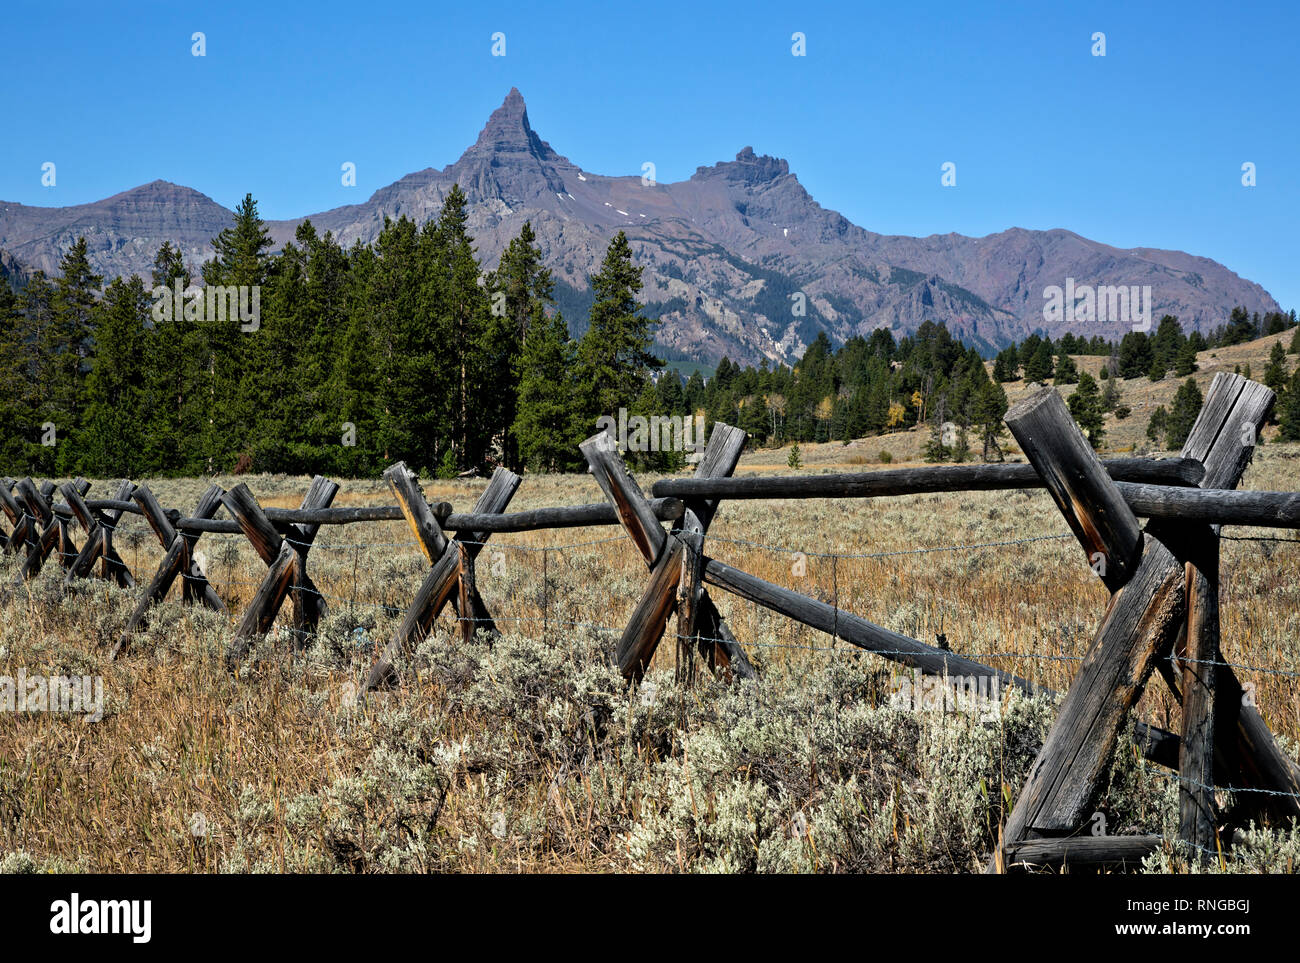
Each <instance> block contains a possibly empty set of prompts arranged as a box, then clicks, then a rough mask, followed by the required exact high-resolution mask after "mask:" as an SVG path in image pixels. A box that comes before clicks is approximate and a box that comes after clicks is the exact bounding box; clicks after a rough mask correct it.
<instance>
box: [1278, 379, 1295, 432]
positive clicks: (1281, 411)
mask: <svg viewBox="0 0 1300 963" xmlns="http://www.w3.org/2000/svg"><path fill="white" fill-rule="evenodd" d="M1277 420H1278V424H1279V425H1281V427H1282V432H1281V434H1280V435H1278V437H1279V438H1280V439H1281V440H1282V441H1300V368H1297V369H1296V370H1295V372H1294V373H1293V374H1292V375H1291V380H1290V381H1289V382H1288V383H1287V386H1286V391H1284V392H1283V393H1282V397H1281V398H1279V399H1278V403H1277Z"/></svg>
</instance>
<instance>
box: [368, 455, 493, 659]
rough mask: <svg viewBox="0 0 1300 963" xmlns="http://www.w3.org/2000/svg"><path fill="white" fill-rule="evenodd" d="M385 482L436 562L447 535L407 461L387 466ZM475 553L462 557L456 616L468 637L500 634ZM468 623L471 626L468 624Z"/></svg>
mask: <svg viewBox="0 0 1300 963" xmlns="http://www.w3.org/2000/svg"><path fill="white" fill-rule="evenodd" d="M384 481H386V482H388V487H389V489H390V490H391V491H392V493H393V494H394V495H395V496H396V497H397V505H398V507H399V508H400V509H401V510H402V515H403V517H405V518H406V522H407V524H408V525H410V527H411V531H412V532H414V533H415V540H416V544H418V545H419V546H420V551H422V552H423V553H424V557H425V558H426V559H428V561H429V564H430V565H435V564H436V563H437V561H438V559H439V558H441V557H442V553H443V552H445V551H446V550H447V544H448V542H447V535H446V533H445V532H444V531H443V530H442V523H441V522H440V521H439V520H438V517H437V516H436V515H435V514H434V512H433V510H432V509H431V508H430V507H429V503H428V502H426V501H425V500H424V495H423V493H422V492H421V491H420V483H419V479H417V478H416V477H415V473H414V472H412V471H411V470H410V469H409V468H407V467H406V462H402V461H399V462H395V463H394V464H392V465H389V466H388V467H387V468H386V469H384ZM475 555H477V552H475V553H474V554H473V555H471V554H468V553H466V555H465V557H464V558H463V559H462V563H463V564H462V579H461V582H462V584H461V588H462V589H463V592H457V593H456V594H454V595H453V596H452V597H451V604H452V606H453V607H454V608H455V610H456V618H457V619H458V620H459V621H460V622H461V623H462V625H463V628H464V631H465V632H466V633H467V635H468V636H470V637H472V636H473V634H474V633H475V632H478V631H483V632H487V633H488V634H490V635H496V633H497V627H496V623H495V622H494V621H493V620H492V616H491V614H490V613H489V612H488V610H487V606H486V605H485V604H484V602H483V599H482V597H481V596H480V595H479V593H478V588H477V586H476V585H475V581H474V578H473V571H472V570H473V565H474V556H475ZM464 573H468V574H469V576H470V577H469V578H464V577H463V575H464ZM462 595H464V599H462ZM464 623H468V625H467V626H465V625H464Z"/></svg>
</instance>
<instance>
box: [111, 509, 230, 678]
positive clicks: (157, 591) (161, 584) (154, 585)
mask: <svg viewBox="0 0 1300 963" xmlns="http://www.w3.org/2000/svg"><path fill="white" fill-rule="evenodd" d="M223 494H225V492H224V490H223V489H222V487H221V486H220V485H213V486H211V487H210V488H208V490H207V491H205V492H204V493H203V496H202V497H201V498H200V499H199V504H198V508H197V509H196V510H195V512H194V517H195V518H200V519H207V518H211V517H212V516H213V515H215V514H216V513H217V509H218V508H220V507H221V496H222V495H223ZM131 498H132V500H134V501H135V503H136V504H137V505H139V506H140V510H141V511H142V512H143V513H144V517H145V518H146V519H147V520H148V521H149V525H150V527H151V528H153V530H154V533H155V534H156V535H157V536H158V541H160V542H161V543H162V546H163V548H164V549H165V550H166V553H165V554H164V555H163V560H162V562H161V563H159V565H158V571H157V572H155V573H154V576H153V578H152V579H150V581H149V585H148V586H147V587H146V588H145V591H144V595H143V596H142V597H141V599H140V602H139V604H138V605H136V607H135V611H134V612H132V613H131V618H130V619H129V620H127V623H126V628H125V629H124V630H123V632H122V636H121V638H119V639H118V640H117V643H116V644H115V645H114V646H113V649H112V651H111V652H110V653H109V658H110V659H116V658H117V657H118V654H119V653H120V652H121V651H122V649H123V648H124V647H125V646H126V645H128V644H129V643H130V639H131V636H132V635H134V634H135V633H136V632H137V631H139V629H140V628H141V627H142V626H143V625H144V624H145V621H146V618H147V616H148V611H149V609H150V608H152V607H153V606H155V605H157V604H158V603H159V602H161V601H162V600H163V599H164V598H166V597H167V592H168V590H169V589H170V588H171V586H172V582H174V581H175V580H176V576H177V575H180V576H181V585H182V595H181V597H182V599H183V600H184V601H185V603H186V604H190V603H192V602H193V601H194V600H196V599H198V600H200V601H202V602H203V604H205V605H207V606H208V608H210V609H213V610H215V611H217V612H225V611H226V606H225V603H224V602H222V601H221V597H220V596H219V595H217V593H216V591H215V590H214V589H213V588H212V586H211V585H210V584H209V583H208V580H207V577H206V576H205V575H204V574H203V573H202V572H201V571H200V570H199V568H198V566H197V565H196V564H195V562H194V561H193V558H192V553H193V550H194V544H195V542H197V541H198V538H199V533H197V532H196V533H193V534H192V535H191V534H189V533H185V532H177V531H176V529H175V527H174V526H173V525H172V523H171V520H170V519H169V518H168V517H167V515H166V513H165V512H164V511H163V508H162V506H161V505H159V504H158V499H156V498H155V497H154V494H153V492H152V491H150V490H149V488H148V486H146V485H141V486H140V487H139V488H137V489H136V490H135V491H134V492H133V493H132V495H131Z"/></svg>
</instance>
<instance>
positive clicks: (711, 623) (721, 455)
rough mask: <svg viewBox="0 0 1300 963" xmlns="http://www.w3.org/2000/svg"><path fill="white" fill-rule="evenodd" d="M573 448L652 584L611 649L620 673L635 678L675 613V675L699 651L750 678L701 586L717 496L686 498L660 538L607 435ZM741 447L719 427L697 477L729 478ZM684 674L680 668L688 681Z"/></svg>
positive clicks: (713, 664) (740, 434)
mask: <svg viewBox="0 0 1300 963" xmlns="http://www.w3.org/2000/svg"><path fill="white" fill-rule="evenodd" d="M579 447H581V449H582V453H583V455H584V456H585V457H586V459H587V464H588V465H589V466H590V468H591V473H592V475H593V476H594V477H595V479H596V482H597V484H599V485H600V487H601V490H602V491H603V492H604V493H605V495H606V497H607V498H609V500H610V502H611V503H612V504H613V505H614V509H615V511H617V512H618V517H619V519H620V521H621V522H622V523H623V527H624V528H625V529H627V533H628V535H630V536H631V538H632V542H633V544H634V545H636V547H637V550H638V551H639V552H640V553H641V557H642V558H643V559H645V562H646V565H648V566H649V568H650V581H649V582H648V583H647V585H646V588H645V591H644V592H643V593H642V596H641V600H640V601H639V602H638V603H637V606H636V608H635V609H634V610H633V612H632V616H631V618H630V619H629V620H628V624H627V627H626V628H625V629H624V630H623V635H622V637H621V638H620V639H619V643H618V648H617V650H616V658H617V660H618V665H619V669H620V670H621V671H622V673H623V675H624V676H625V677H627V678H629V679H639V678H641V676H642V674H643V673H644V672H645V668H646V666H647V665H649V663H650V660H651V658H653V656H654V652H655V649H656V647H657V646H658V645H659V640H660V639H661V638H662V637H663V633H664V628H665V627H666V626H667V624H668V617H669V615H671V614H672V613H673V611H674V609H675V610H676V612H677V625H678V630H677V634H678V639H679V642H678V645H679V648H678V652H679V661H678V671H679V673H680V672H682V671H683V661H685V662H686V663H687V664H688V665H691V666H693V660H692V659H691V658H690V656H689V653H690V652H691V651H693V650H694V649H695V648H698V650H699V651H700V653H701V654H702V655H704V657H705V659H706V661H707V664H708V665H709V667H710V668H711V669H715V670H716V669H719V668H721V669H723V670H725V671H729V672H732V673H734V674H735V675H737V676H740V677H741V678H754V677H755V672H754V667H753V666H752V665H751V664H750V662H749V659H748V658H747V657H746V655H745V652H744V650H743V649H742V648H741V647H740V645H739V644H738V643H737V642H736V639H735V637H734V636H733V635H732V634H731V632H730V630H729V629H728V628H727V626H726V625H725V624H724V623H723V620H722V615H721V614H720V613H719V612H718V609H717V607H716V606H715V605H714V604H713V600H712V599H711V598H710V597H709V593H708V590H707V589H705V588H704V586H703V569H704V552H703V548H704V536H705V533H706V532H707V531H708V528H709V524H710V523H711V522H712V521H713V517H714V515H715V514H716V512H717V508H718V499H692V500H690V501H688V502H687V505H686V512H685V513H684V514H683V516H682V518H681V520H680V521H679V522H677V523H676V524H675V525H674V528H673V531H672V532H671V533H665V532H664V530H663V526H662V525H660V524H659V519H658V518H657V517H656V515H655V513H654V509H653V508H652V507H651V506H650V503H649V501H647V499H646V497H645V495H644V494H642V492H641V489H640V487H639V486H638V485H637V483H636V481H635V480H634V479H633V478H632V476H631V475H630V474H628V471H627V468H626V467H625V466H624V464H623V459H622V458H621V457H619V454H618V446H617V444H616V443H615V441H614V439H613V437H612V436H611V435H610V434H609V433H607V432H601V433H599V434H597V435H593V436H592V437H590V438H588V439H587V440H586V441H584V442H583V443H582V444H581V445H580V446H579ZM744 447H745V432H744V431H742V430H740V429H739V428H733V427H732V426H730V425H724V424H721V423H719V424H717V425H716V426H715V427H714V430H713V434H712V435H711V436H710V437H709V443H708V445H707V447H706V448H705V452H704V457H703V458H702V459H701V461H700V464H699V465H698V466H697V468H696V477H700V478H720V477H725V476H727V475H730V474H731V473H732V471H733V470H734V469H735V467H736V463H737V462H738V461H739V460H740V454H741V452H742V451H743V450H744ZM675 593H677V598H676V604H675V605H674V594H675ZM715 640H721V641H715ZM683 657H684V658H683ZM690 671H691V670H689V669H688V670H686V672H687V677H688V678H689V673H690Z"/></svg>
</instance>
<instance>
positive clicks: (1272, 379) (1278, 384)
mask: <svg viewBox="0 0 1300 963" xmlns="http://www.w3.org/2000/svg"><path fill="white" fill-rule="evenodd" d="M1286 382H1287V373H1286V350H1285V349H1284V348H1283V347H1282V342H1280V341H1275V342H1274V343H1273V348H1272V350H1271V351H1270V352H1269V355H1268V367H1267V368H1265V369H1264V384H1265V385H1267V386H1268V387H1270V388H1272V389H1273V391H1274V392H1278V393H1280V392H1281V391H1282V390H1283V389H1284V388H1285V387H1286Z"/></svg>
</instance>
